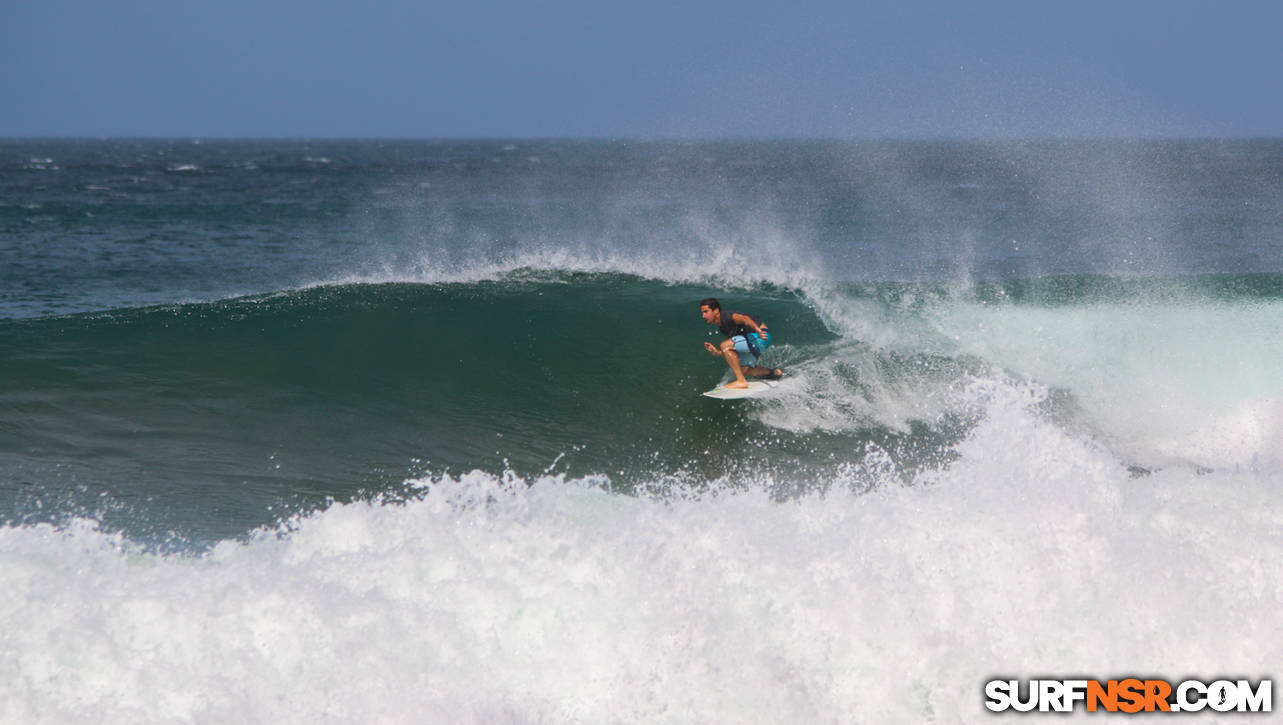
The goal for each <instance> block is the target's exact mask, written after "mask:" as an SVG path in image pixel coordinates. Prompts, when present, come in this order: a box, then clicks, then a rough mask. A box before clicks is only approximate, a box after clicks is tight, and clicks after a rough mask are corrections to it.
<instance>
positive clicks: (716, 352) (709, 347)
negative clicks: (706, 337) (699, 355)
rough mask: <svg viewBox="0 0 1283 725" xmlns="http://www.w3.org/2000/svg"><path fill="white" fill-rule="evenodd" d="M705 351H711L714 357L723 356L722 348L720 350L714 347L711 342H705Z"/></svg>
mask: <svg viewBox="0 0 1283 725" xmlns="http://www.w3.org/2000/svg"><path fill="white" fill-rule="evenodd" d="M704 349H705V350H708V351H709V352H711V353H713V355H714V356H717V355H721V354H722V351H721V349H720V348H718V347H717V346H716V345H714V344H713V343H711V342H705V343H704Z"/></svg>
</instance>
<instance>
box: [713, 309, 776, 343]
mask: <svg viewBox="0 0 1283 725" xmlns="http://www.w3.org/2000/svg"><path fill="white" fill-rule="evenodd" d="M736 315H744V316H745V317H747V318H749V319H750V320H752V321H753V322H756V323H757V326H758V328H762V327H765V325H763V324H762V318H760V317H758V316H757V315H749V314H745V313H743V312H727V311H725V310H723V311H722V324H720V325H718V326H717V331H718V332H720V333H722V334H723V335H725V336H726V337H728V338H730V337H735V336H736V335H743V336H744V339H748V336H749V333H751V332H752V330H750V329H748V325H741V324H740V323H738V322H736V321H735V316H736Z"/></svg>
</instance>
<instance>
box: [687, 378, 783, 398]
mask: <svg viewBox="0 0 1283 725" xmlns="http://www.w3.org/2000/svg"><path fill="white" fill-rule="evenodd" d="M779 384H780V383H779V381H777V380H750V381H748V387H747V388H727V387H723V386H721V385H719V386H717V387H716V388H713V389H712V390H710V391H708V392H706V393H704V395H705V397H709V398H717V399H718V400H736V399H738V398H751V397H752V396H754V395H758V394H759V393H765V392H766V391H768V390H770V389H771V388H773V387H775V386H776V385H779Z"/></svg>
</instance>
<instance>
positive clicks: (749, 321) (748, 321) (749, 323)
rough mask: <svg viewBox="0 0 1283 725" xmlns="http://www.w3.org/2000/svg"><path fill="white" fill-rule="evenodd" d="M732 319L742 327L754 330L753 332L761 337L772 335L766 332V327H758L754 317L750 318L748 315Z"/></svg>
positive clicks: (736, 316)
mask: <svg viewBox="0 0 1283 725" xmlns="http://www.w3.org/2000/svg"><path fill="white" fill-rule="evenodd" d="M731 319H732V320H734V321H735V322H737V323H739V324H741V325H744V326H745V327H747V328H748V329H750V330H752V331H753V332H756V333H757V334H758V336H759V337H765V336H767V335H769V334H771V333H769V332H767V331H766V325H758V324H757V320H754V319H753V318H752V317H749V316H748V315H735V316H734V317H732V318H731Z"/></svg>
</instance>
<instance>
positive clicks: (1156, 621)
mask: <svg viewBox="0 0 1283 725" xmlns="http://www.w3.org/2000/svg"><path fill="white" fill-rule="evenodd" d="M965 394H966V395H967V396H969V399H970V400H971V401H972V403H973V404H974V405H976V406H977V407H978V408H979V409H981V410H982V411H983V415H984V420H983V422H981V423H980V424H979V425H978V426H976V427H975V428H974V429H973V430H972V432H971V434H970V435H969V436H968V437H967V438H966V439H965V440H964V441H962V442H961V443H960V444H959V446H958V448H957V452H958V453H959V454H960V458H959V459H958V460H957V461H955V462H954V463H952V464H951V465H949V466H948V467H947V468H943V469H938V470H933V471H929V472H926V473H923V474H920V475H919V477H918V479H917V480H916V482H915V484H914V485H911V486H900V485H898V484H894V483H890V482H888V483H886V485H883V486H881V487H879V488H876V489H875V490H874V491H873V492H872V493H869V494H864V495H860V494H856V493H853V492H852V490H853V489H862V488H864V487H865V486H866V485H867V484H868V483H870V481H869V480H868V479H869V477H874V478H876V477H878V476H879V475H881V473H880V472H885V471H886V467H887V465H888V463H887V461H885V460H881V461H879V460H877V456H876V455H873V456H870V458H869V459H867V460H865V461H864V463H863V464H862V465H859V466H853V467H852V468H851V469H850V478H849V480H843V478H842V477H841V476H839V477H838V480H835V482H834V486H833V487H832V488H831V489H830V490H829V491H827V492H826V493H825V494H823V495H820V494H812V495H808V496H805V497H803V498H800V499H796V500H790V501H786V502H780V501H778V500H776V499H774V498H773V497H772V496H771V495H769V494H768V493H767V490H768V488H769V486H767V485H756V484H754V483H753V482H742V481H741V482H726V483H728V484H732V483H734V484H737V485H730V486H724V487H721V488H715V490H713V491H711V492H705V493H702V494H694V493H692V494H690V495H672V496H667V497H627V496H620V495H615V494H610V493H607V492H606V491H605V490H604V489H603V488H602V487H601V486H600V485H599V484H600V483H601V481H600V480H588V481H578V482H577V481H567V480H565V479H563V478H560V477H547V478H542V479H539V480H534V481H528V482H527V481H522V480H520V479H517V478H515V477H513V476H511V475H507V476H494V475H490V474H487V473H482V472H473V473H470V474H467V475H464V476H462V477H460V478H458V479H454V478H450V477H441V478H432V479H425V480H423V481H421V482H419V483H420V484H421V486H422V487H423V497H422V499H420V500H415V501H412V502H410V503H407V504H404V505H401V504H393V503H386V504H379V503H350V504H337V505H334V506H331V507H330V508H328V509H327V510H325V511H323V512H320V513H317V514H314V515H312V516H310V517H307V518H303V519H301V520H299V521H296V522H295V523H294V526H293V529H292V531H290V532H288V533H286V534H285V535H283V536H282V537H279V538H278V537H276V536H273V535H264V536H261V537H259V538H257V539H255V540H253V541H249V542H242V543H238V542H225V543H223V544H221V545H219V546H218V547H217V548H216V549H215V550H213V551H212V552H211V553H209V554H208V555H206V556H204V557H200V558H192V557H183V556H159V555H151V554H141V553H136V552H135V553H130V552H129V551H128V545H127V542H125V541H123V540H121V539H120V538H119V537H116V536H111V535H107V534H104V533H101V532H99V531H96V530H95V527H94V524H93V523H92V522H81V523H79V524H77V525H73V526H70V527H67V528H64V529H54V528H51V527H48V526H30V527H20V528H15V527H10V528H5V529H0V720H3V721H7V722H10V721H11V722H29V721H41V722H82V721H89V720H92V721H95V722H130V723H138V722H166V721H192V720H194V721H208V722H215V721H219V722H232V721H255V722H264V721H273V722H308V723H310V722H317V721H323V720H326V719H330V720H340V721H350V720H357V719H359V720H364V721H382V722H425V721H430V722H540V721H554V722H594V723H596V722H869V723H875V722H877V723H881V722H931V721H935V722H967V721H974V720H980V719H983V718H984V717H985V716H986V711H985V710H984V708H983V704H982V689H981V688H982V684H983V682H984V681H985V680H986V679H988V678H989V677H991V676H993V675H995V674H1012V675H1020V676H1029V675H1038V674H1043V675H1051V674H1065V675H1083V674H1086V675H1091V676H1100V677H1102V678H1103V677H1107V676H1115V675H1120V674H1135V673H1143V674H1162V675H1169V676H1171V677H1180V676H1186V675H1191V674H1202V675H1213V674H1220V673H1235V674H1242V675H1246V676H1251V677H1253V678H1255V677H1258V676H1266V675H1272V674H1274V673H1273V672H1272V671H1271V670H1270V669H1268V668H1271V667H1276V666H1277V663H1278V662H1280V661H1283V642H1281V641H1280V640H1279V638H1278V637H1276V636H1274V635H1273V633H1275V632H1278V631H1279V630H1280V628H1281V627H1283V620H1281V618H1280V617H1281V615H1280V611H1283V608H1281V607H1280V605H1281V604H1283V512H1281V511H1280V509H1279V507H1278V505H1277V502H1278V495H1279V491H1280V488H1279V486H1280V483H1283V481H1280V479H1279V477H1278V476H1274V475H1270V474H1263V473H1260V472H1245V473H1224V472H1214V473H1212V474H1208V475H1202V476H1200V475H1197V474H1195V473H1194V472H1193V471H1190V470H1187V469H1171V470H1166V471H1160V472H1158V473H1156V474H1154V475H1152V476H1149V477H1145V478H1141V479H1135V480H1133V479H1132V478H1130V477H1129V476H1128V474H1127V472H1126V470H1125V468H1124V467H1123V466H1122V465H1121V463H1120V462H1119V461H1118V460H1117V459H1116V458H1115V457H1114V456H1113V455H1112V454H1111V453H1109V452H1108V451H1107V450H1104V449H1103V448H1102V447H1100V446H1099V445H1097V444H1094V443H1092V442H1090V441H1088V440H1084V439H1081V438H1078V437H1076V436H1074V435H1071V434H1069V433H1067V432H1065V431H1064V430H1063V429H1062V428H1060V427H1058V426H1056V425H1053V424H1052V423H1050V422H1048V421H1046V420H1045V419H1044V418H1043V417H1042V416H1040V415H1039V414H1038V413H1037V412H1036V411H1037V407H1038V405H1039V404H1040V403H1041V401H1042V400H1043V398H1044V397H1045V395H1046V389H1045V388H1042V387H1041V386H1038V385H1036V384H1028V383H1017V382H1012V381H1010V380H1005V379H1003V378H1000V377H995V378H992V379H987V380H986V379H974V380H973V381H972V382H971V383H970V384H969V385H968V386H967V388H966V390H965ZM891 478H894V477H891ZM766 483H769V482H758V484H766ZM528 484H529V485H528ZM845 484H850V485H849V486H848V485H845Z"/></svg>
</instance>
